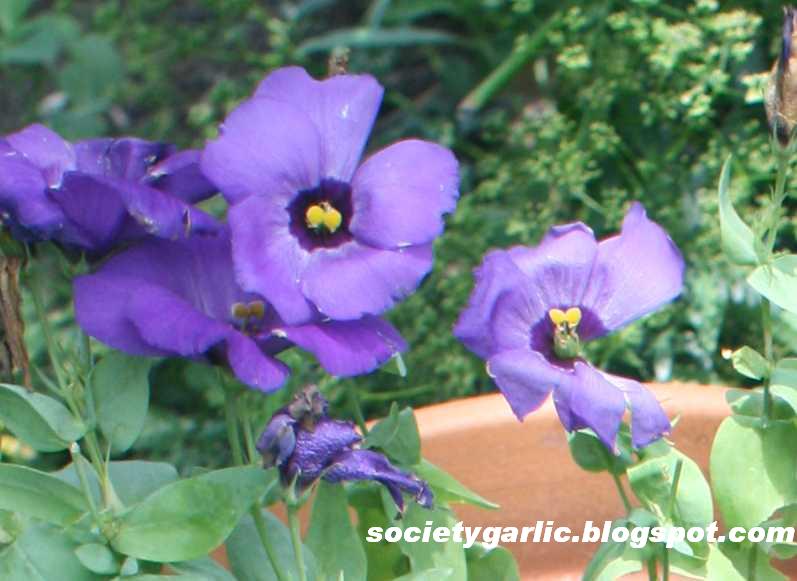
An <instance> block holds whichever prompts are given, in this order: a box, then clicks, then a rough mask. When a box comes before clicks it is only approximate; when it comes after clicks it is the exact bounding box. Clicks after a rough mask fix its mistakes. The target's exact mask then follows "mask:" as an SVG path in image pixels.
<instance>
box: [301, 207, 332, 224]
mask: <svg viewBox="0 0 797 581" xmlns="http://www.w3.org/2000/svg"><path fill="white" fill-rule="evenodd" d="M326 214H327V213H326V211H325V209H324V208H323V207H321V206H319V205H318V204H313V205H312V206H310V207H309V208H307V211H306V212H305V214H304V217H305V219H306V220H307V225H308V226H310V227H311V228H318V227H319V226H321V224H323V223H324V218H325V217H326Z"/></svg>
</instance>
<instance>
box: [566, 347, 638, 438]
mask: <svg viewBox="0 0 797 581" xmlns="http://www.w3.org/2000/svg"><path fill="white" fill-rule="evenodd" d="M553 399H554V403H555V404H556V411H557V412H558V414H559V419H560V420H561V421H562V424H563V425H564V427H565V429H566V430H567V431H569V432H572V431H573V430H580V429H583V428H590V429H592V431H593V432H595V434H596V435H597V436H598V438H599V439H600V440H601V442H603V444H604V445H605V446H606V447H607V448H608V449H609V450H612V451H613V452H614V453H616V452H617V446H616V440H617V432H618V431H619V430H620V423H621V422H622V420H623V415H624V414H625V397H624V396H623V392H622V391H620V389H618V388H617V386H615V385H614V384H612V383H610V382H609V381H608V380H607V379H606V378H605V377H604V376H603V374H602V373H601V372H600V371H598V370H597V369H595V368H594V367H592V366H591V365H589V364H588V363H584V362H583V361H578V362H576V364H575V367H574V372H573V373H569V374H568V378H567V380H566V381H562V382H561V383H560V384H559V386H558V387H557V388H556V389H555V390H554V393H553Z"/></svg>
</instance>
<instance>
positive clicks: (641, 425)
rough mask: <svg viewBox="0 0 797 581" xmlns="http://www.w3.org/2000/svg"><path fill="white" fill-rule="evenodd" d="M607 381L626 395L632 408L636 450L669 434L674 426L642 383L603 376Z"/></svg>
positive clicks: (613, 376) (632, 438) (632, 425)
mask: <svg viewBox="0 0 797 581" xmlns="http://www.w3.org/2000/svg"><path fill="white" fill-rule="evenodd" d="M602 375H603V377H604V378H606V380H607V381H609V382H611V383H612V384H613V385H614V386H615V387H617V388H618V389H619V390H621V391H622V392H623V393H624V394H625V398H626V400H627V403H628V407H629V408H631V441H632V443H633V445H634V448H644V447H645V446H647V445H648V444H650V443H652V442H654V441H656V440H658V439H659V438H661V437H662V436H663V435H665V434H669V433H670V430H671V429H672V426H671V425H670V420H669V418H668V417H667V414H666V413H664V410H663V409H662V407H661V405H660V404H659V402H658V401H657V400H656V397H655V396H654V395H653V394H652V393H651V392H650V391H648V390H647V389H646V388H645V387H644V386H643V385H642V384H641V383H639V382H638V381H634V380H633V379H629V378H627V377H619V376H617V375H610V374H609V373H603V374H602Z"/></svg>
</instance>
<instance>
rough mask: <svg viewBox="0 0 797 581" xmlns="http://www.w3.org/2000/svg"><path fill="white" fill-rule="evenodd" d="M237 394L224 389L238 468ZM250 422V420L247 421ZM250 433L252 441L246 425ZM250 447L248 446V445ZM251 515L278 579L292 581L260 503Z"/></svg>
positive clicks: (229, 435)
mask: <svg viewBox="0 0 797 581" xmlns="http://www.w3.org/2000/svg"><path fill="white" fill-rule="evenodd" d="M236 399H237V398H236V396H235V393H233V391H232V389H230V388H229V387H226V386H225V388H224V420H225V423H226V424H227V440H228V441H229V443H230V450H231V451H232V457H233V461H234V462H235V464H236V465H238V466H243V465H245V462H244V456H243V450H242V449H241V440H240V435H239V430H238V423H239V414H238V411H239V409H238V405H237V401H236ZM247 422H248V419H247ZM247 431H248V432H249V433H250V437H249V439H250V440H251V430H248V428H247V427H246V425H245V426H244V434H246V433H247ZM247 445H248V444H247ZM249 454H250V459H251V457H252V450H251V449H250V450H249ZM249 514H250V515H252V520H253V521H254V523H255V528H256V529H257V535H258V536H259V537H260V543H261V544H262V545H263V550H265V552H266V556H267V557H268V560H269V562H270V563H271V568H272V569H274V572H275V573H276V575H277V579H279V580H280V581H290V577H289V576H288V575H286V573H285V571H283V570H282V567H281V565H280V561H279V560H278V559H277V551H276V549H275V548H274V546H273V545H272V544H271V538H270V537H269V534H268V528H267V527H266V521H265V519H264V518H263V513H262V512H261V511H260V503H259V502H255V503H254V504H253V505H252V508H251V509H250V510H249Z"/></svg>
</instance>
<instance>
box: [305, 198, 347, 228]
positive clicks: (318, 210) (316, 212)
mask: <svg viewBox="0 0 797 581" xmlns="http://www.w3.org/2000/svg"><path fill="white" fill-rule="evenodd" d="M304 217H305V219H306V220H307V225H308V226H309V227H310V228H320V227H321V226H324V227H325V228H326V229H327V230H328V231H329V232H330V233H334V232H337V230H338V228H340V225H341V223H342V222H343V215H342V214H341V213H340V212H339V211H338V210H337V209H336V208H334V207H333V206H332V204H330V203H329V202H321V203H320V204H313V205H312V206H310V207H309V208H307V211H306V212H305V214H304Z"/></svg>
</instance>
